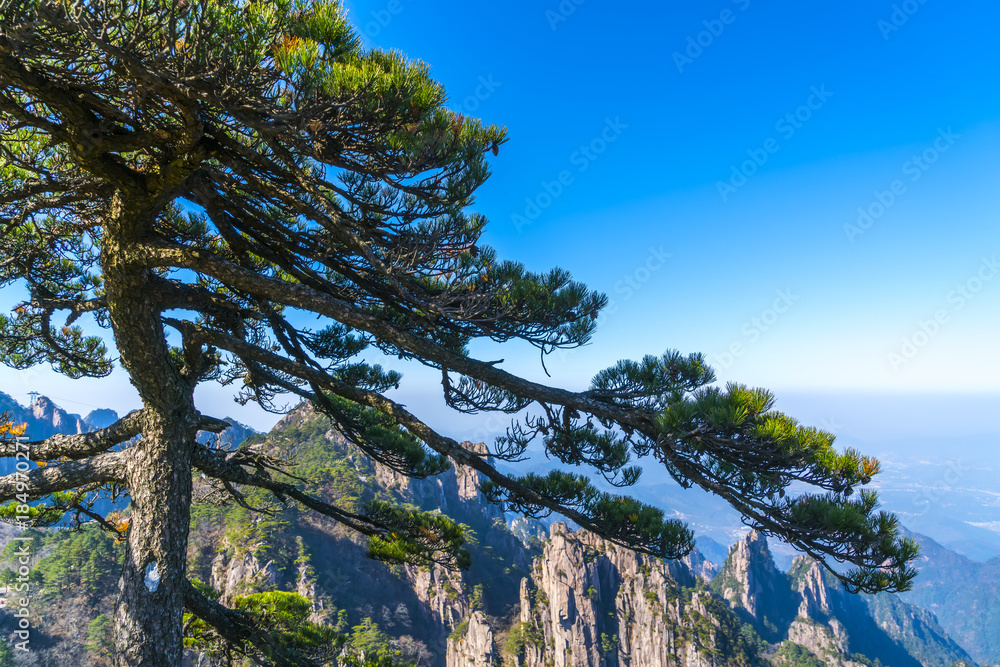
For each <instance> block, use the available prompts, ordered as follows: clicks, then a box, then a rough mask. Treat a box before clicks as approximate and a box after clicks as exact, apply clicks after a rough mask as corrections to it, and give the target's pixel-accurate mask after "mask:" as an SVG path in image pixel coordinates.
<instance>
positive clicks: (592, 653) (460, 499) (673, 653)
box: [0, 394, 1000, 667]
mask: <svg viewBox="0 0 1000 667" xmlns="http://www.w3.org/2000/svg"><path fill="white" fill-rule="evenodd" d="M2 409H7V410H8V411H10V412H13V413H14V414H15V418H17V419H19V420H21V421H26V422H28V423H29V436H30V437H32V438H37V437H45V435H44V434H46V433H49V434H51V433H52V432H56V430H59V432H80V431H82V430H89V429H92V428H99V427H102V426H106V425H107V424H108V423H110V421H109V420H113V419H115V418H117V415H115V414H114V413H113V412H111V411H95V412H94V413H91V414H89V415H87V416H86V417H79V416H78V415H71V414H68V413H65V412H63V411H62V410H60V409H59V408H58V407H57V406H55V405H54V404H52V402H51V401H48V399H42V398H40V399H38V400H36V402H35V404H34V405H32V406H31V407H30V408H25V407H23V406H19V405H17V404H16V402H14V401H12V399H10V398H9V397H7V396H5V395H2V394H0V410H2ZM32 429H35V430H34V431H33V430H32ZM247 433H249V430H248V429H246V427H242V425H239V424H237V423H235V422H234V426H233V429H231V431H230V432H229V435H228V436H226V437H228V440H224V441H223V442H222V443H220V444H222V445H223V446H231V445H233V444H236V443H238V442H239V441H240V440H242V437H243V436H244V435H246V434H247ZM36 434H42V435H41V436H39V435H36ZM255 441H256V443H257V446H261V447H267V448H270V449H272V450H273V452H274V453H275V454H276V455H288V456H293V457H294V459H295V461H296V463H297V467H296V474H297V475H300V476H302V477H304V478H306V479H308V480H310V481H309V482H308V490H309V491H311V492H314V493H317V494H319V495H321V496H323V497H324V498H325V499H327V500H330V501H331V502H337V503H340V504H342V505H344V506H346V507H353V506H356V505H357V504H358V503H361V502H364V501H365V500H367V499H372V498H380V499H385V500H391V501H393V502H404V503H409V504H412V505H416V506H418V507H421V508H423V509H425V510H440V511H441V512H444V513H446V514H448V515H450V516H452V517H453V518H455V519H456V520H458V521H461V522H463V523H465V524H467V525H468V526H469V527H470V529H471V531H472V534H473V535H474V539H473V541H472V551H473V566H472V568H471V569H469V570H467V571H464V572H448V571H445V570H441V569H439V568H434V569H428V568H411V567H402V568H399V567H397V568H388V567H386V566H384V565H382V564H380V563H377V562H375V561H371V560H368V559H366V558H365V547H364V545H363V543H362V542H361V541H360V540H359V539H358V538H357V536H355V535H353V534H351V533H350V532H348V531H346V530H344V529H343V528H342V527H340V526H338V525H336V524H334V523H332V522H330V521H327V520H325V519H321V518H318V517H316V516H314V515H312V514H310V513H308V512H302V511H300V510H298V509H296V508H294V507H289V508H286V509H282V510H281V511H279V512H278V514H276V515H275V516H272V517H268V518H267V519H266V520H260V519H261V518H260V517H258V518H257V519H253V518H251V517H248V516H247V515H246V512H245V510H242V509H240V508H225V507H222V508H220V507H216V506H214V505H211V504H205V505H202V504H197V505H196V506H195V508H194V510H193V512H192V515H193V518H192V529H191V543H190V548H189V556H188V562H189V570H190V572H191V575H192V576H196V577H198V578H199V579H201V580H202V581H204V582H206V583H207V584H209V585H211V586H212V587H214V588H215V589H216V590H217V591H218V592H219V594H220V599H222V600H223V601H231V600H233V599H234V598H235V596H238V595H242V594H246V593H249V592H255V591H263V590H286V591H293V592H297V593H299V594H300V595H303V596H305V597H307V598H309V600H310V601H311V602H312V605H313V609H314V614H313V618H314V620H315V621H316V622H330V623H333V622H335V621H336V619H337V618H338V611H343V612H344V613H345V614H346V618H347V620H348V621H349V624H350V625H354V624H363V623H366V622H369V621H370V622H371V623H374V624H376V625H377V626H378V627H379V628H380V629H381V630H380V631H381V632H384V633H385V636H386V637H387V638H388V641H390V642H392V645H393V646H395V647H396V648H397V649H399V651H400V655H402V656H403V657H407V658H408V659H411V663H410V664H420V665H424V666H429V665H435V666H438V667H499V666H500V665H501V664H503V665H517V666H518V667H544V666H551V667H569V665H573V666H574V667H624V666H625V665H629V666H630V667H660V666H661V665H673V664H680V665H685V667H709V666H712V667H717V666H719V665H741V666H750V665H762V666H767V665H772V666H775V667H796V666H798V667H817V666H820V667H821V666H824V665H826V666H829V667H860V666H865V667H872V666H874V665H881V666H882V667H921V666H922V667H950V666H953V665H961V664H965V665H970V666H971V665H973V664H975V663H977V662H978V663H979V664H981V665H986V664H993V663H1000V639H998V636H997V635H998V628H1000V559H993V560H991V561H988V562H985V563H981V562H977V561H973V560H971V559H969V558H966V557H964V556H962V555H960V554H957V553H955V552H953V551H950V550H948V549H946V548H945V547H943V546H941V545H939V544H937V543H936V542H934V541H933V540H930V539H929V538H926V537H923V536H921V535H915V537H916V539H918V541H920V542H921V544H922V547H923V551H922V554H921V560H920V562H919V563H918V569H919V570H920V572H921V575H920V577H918V579H917V582H916V586H915V587H914V590H913V591H912V592H910V593H907V594H905V595H901V596H898V595H885V594H883V595H878V596H856V595H850V594H848V593H846V592H845V591H844V590H843V589H842V587H841V586H840V585H839V584H838V583H837V582H836V580H835V579H832V578H831V577H830V576H829V575H828V574H827V573H825V571H824V570H823V569H822V568H821V567H820V566H819V565H818V564H817V563H815V562H812V561H810V560H809V559H807V558H804V557H798V558H795V559H791V562H790V563H788V564H787V565H786V568H784V569H787V571H783V568H780V567H778V566H777V565H776V564H775V560H776V559H775V557H774V556H773V555H772V547H773V546H776V545H770V546H769V545H768V543H767V541H766V540H764V539H763V538H762V537H761V536H760V535H758V534H756V533H750V534H746V533H745V532H739V531H736V530H734V531H733V532H727V531H729V530H732V528H725V527H724V528H722V529H719V528H714V529H713V527H712V526H704V523H703V522H698V523H696V524H695V526H694V527H695V529H696V531H698V532H699V533H708V534H701V535H700V536H699V538H698V541H697V544H698V549H697V550H696V551H695V552H693V553H692V554H691V555H690V556H688V557H687V558H686V559H684V561H680V562H666V561H660V560H657V559H652V558H648V557H645V556H640V555H637V554H635V553H633V552H631V551H628V550H625V549H622V548H620V547H617V546H614V545H611V544H609V543H606V542H604V541H603V540H600V539H599V538H596V537H594V536H592V535H590V534H587V533H585V532H578V531H573V530H572V529H571V528H569V527H567V526H566V525H565V524H564V523H559V522H556V523H552V524H548V525H545V524H542V523H540V522H538V521H535V520H530V519H525V518H523V517H513V516H504V515H503V514H502V513H500V512H499V511H498V510H497V509H496V508H494V507H492V506H489V505H487V504H485V503H484V502H483V500H482V498H481V496H480V493H479V477H478V475H477V473H475V472H474V471H471V470H468V469H464V468H462V467H456V468H454V469H453V470H451V471H449V472H447V473H445V474H443V475H440V476H437V477H434V478H429V479H426V480H410V479H407V478H404V477H401V476H399V475H396V474H394V473H392V472H390V471H388V470H386V469H384V468H382V467H381V466H380V465H378V464H374V463H372V462H371V461H370V460H369V459H368V458H367V457H365V456H364V455H363V454H362V453H361V452H360V451H358V450H357V449H356V448H354V447H353V446H352V445H350V444H349V443H347V442H346V441H345V440H344V439H343V437H342V436H340V434H339V433H337V432H336V431H335V430H334V429H332V428H331V426H330V424H329V422H328V421H327V420H326V419H325V418H323V417H320V416H318V415H316V414H315V412H313V411H312V409H311V408H309V407H308V406H302V407H299V408H297V409H296V410H295V411H293V412H292V413H291V414H289V415H288V416H287V417H285V418H284V419H283V420H282V421H281V422H279V424H278V425H277V426H276V427H275V429H274V430H273V431H272V432H271V433H270V434H268V435H267V436H266V437H265V436H262V435H257V436H256V437H255ZM197 488H198V483H196V490H197ZM637 491H638V492H639V494H640V495H642V496H643V497H644V498H645V499H647V500H650V499H652V498H656V497H660V498H661V499H662V498H663V497H664V494H662V493H661V491H662V489H659V488H658V487H657V486H656V485H646V486H640V487H638V488H637ZM197 497H198V495H197V494H196V498H197ZM701 500H702V499H701V498H699V497H694V496H686V497H682V500H681V501H679V502H678V505H677V506H674V505H670V504H666V505H665V506H666V507H674V508H675V509H678V508H679V511H678V514H680V515H682V516H683V515H690V514H691V513H694V512H696V511H698V507H697V504H698V503H699V502H700V501H701ZM711 511H714V510H711V509H710V510H709V512H711ZM703 515H704V513H703ZM703 527H707V528H708V529H709V530H707V531H706V530H702V528H703ZM727 536H729V537H727ZM734 536H735V538H738V539H733V537H734ZM2 539H3V538H2V536H0V540H2ZM723 540H724V542H723ZM70 542H71V541H70V540H64V541H58V540H57V541H53V543H52V545H51V547H47V548H46V553H48V554H50V555H49V556H46V557H47V558H59V557H60V553H61V552H60V549H63V548H69V546H63V545H69V544H70ZM734 542H735V544H733V543H734ZM723 544H733V546H731V547H725V546H723ZM112 565H113V564H112ZM3 567H5V566H4V565H3V564H2V563H0V569H2V568H3ZM74 590H75V589H65V590H63V589H59V590H58V591H57V593H53V592H52V591H51V590H50V591H49V592H48V593H45V592H43V593H42V594H41V595H40V597H39V605H41V606H40V608H39V612H38V613H39V617H40V618H42V619H46V618H47V619H60V620H59V623H55V622H54V621H53V622H52V623H49V624H48V625H46V622H45V621H43V622H42V623H41V624H40V625H39V627H38V628H37V631H38V632H39V633H40V635H41V636H42V637H43V640H42V641H40V642H39V646H47V647H49V648H47V649H45V650H44V651H39V655H38V660H39V662H38V663H37V664H38V665H39V667H45V666H47V665H63V664H79V665H95V666H96V665H100V664H103V663H101V662H100V660H99V659H98V657H97V656H95V655H91V653H90V652H88V651H87V650H86V649H84V648H83V646H82V643H83V642H82V640H81V639H80V638H79V637H80V634H79V632H78V629H79V628H81V627H87V625H88V623H90V622H91V621H92V619H94V618H95V617H96V616H97V615H98V614H100V613H104V614H108V613H110V605H111V604H112V602H113V601H112V596H110V595H106V596H103V597H102V596H101V595H95V594H89V595H90V597H87V595H88V594H85V593H84V592H80V591H77V592H74ZM365 619H368V621H366V620H365ZM9 623H10V619H7V618H5V617H4V616H3V614H2V613H0V632H2V631H3V630H4V629H5V628H7V627H8V626H9ZM33 645H34V644H33ZM189 658H190V660H191V664H194V663H195V661H197V660H200V662H198V664H199V665H202V666H203V667H207V666H208V665H212V664H214V663H212V661H211V660H210V659H209V658H207V657H206V656H197V655H194V654H192V655H190V656H189ZM67 661H68V662H67Z"/></svg>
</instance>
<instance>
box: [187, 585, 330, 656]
mask: <svg viewBox="0 0 1000 667" xmlns="http://www.w3.org/2000/svg"><path fill="white" fill-rule="evenodd" d="M233 609H237V610H239V611H242V612H244V613H246V614H247V615H248V616H249V617H250V618H251V619H252V620H253V621H254V622H256V623H257V624H258V625H259V626H260V627H261V628H263V629H265V631H266V632H267V633H268V634H269V635H270V636H271V638H272V639H273V640H274V642H275V644H276V645H277V646H278V647H280V648H281V649H282V650H284V651H287V652H289V653H291V654H293V655H299V656H302V659H303V661H306V660H315V661H317V662H323V661H325V660H330V659H332V658H333V656H334V655H336V654H337V653H338V652H339V651H340V649H341V648H342V647H343V646H344V644H346V643H347V637H346V636H345V635H342V634H340V633H339V632H337V630H335V629H333V628H330V627H327V626H322V625H317V624H315V623H312V622H310V621H309V620H308V619H309V615H310V614H311V613H312V603H311V602H310V601H309V600H308V599H307V598H304V597H302V596H301V595H298V594H297V593H287V592H283V591H271V592H265V593H254V594H251V595H245V596H238V597H236V598H235V599H234V601H233ZM184 627H185V636H184V645H185V646H186V647H188V648H192V649H197V650H199V651H204V652H206V653H208V654H209V655H213V656H221V655H224V654H225V652H226V644H225V642H224V641H223V640H222V638H221V637H220V636H219V635H218V633H217V632H216V631H215V629H214V628H212V627H211V626H210V625H208V624H207V623H205V622H204V621H203V620H201V619H200V618H197V617H195V616H193V615H192V614H185V615H184Z"/></svg>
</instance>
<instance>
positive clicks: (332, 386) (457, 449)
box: [171, 321, 652, 553]
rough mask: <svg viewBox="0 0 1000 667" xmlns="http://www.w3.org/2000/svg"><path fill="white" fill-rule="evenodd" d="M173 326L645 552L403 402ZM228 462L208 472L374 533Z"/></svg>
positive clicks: (194, 328)
mask: <svg viewBox="0 0 1000 667" xmlns="http://www.w3.org/2000/svg"><path fill="white" fill-rule="evenodd" d="M171 324H172V325H174V326H177V327H178V328H180V329H182V330H184V331H185V332H186V333H187V334H192V333H193V334H195V335H196V336H198V337H199V338H201V340H203V341H205V342H209V343H211V344H213V345H215V346H217V347H219V348H222V349H225V350H228V351H230V352H232V353H233V354H237V355H240V356H241V357H244V358H250V359H254V360H255V361H258V362H260V363H262V364H264V365H266V366H270V367H272V368H275V369H278V370H280V371H282V372H285V373H288V374H289V375H293V376H295V377H299V378H301V379H303V380H306V381H308V382H312V383H313V384H314V385H317V386H319V387H322V388H324V389H327V390H329V391H330V392H331V393H334V394H337V395H338V396H341V397H343V398H347V399H349V400H351V401H354V402H356V403H359V404H361V405H367V406H369V407H371V408H375V409H376V410H379V411H380V412H382V413H384V414H386V415H388V416H390V417H391V418H392V419H393V420H395V422H396V423H397V424H400V425H401V426H403V427H405V428H406V429H407V430H408V431H410V432H411V433H413V434H414V435H415V436H417V437H418V438H420V439H421V440H423V441H424V442H425V443H426V444H427V445H428V446H429V447H430V448H431V449H433V450H434V451H436V452H438V453H439V454H443V455H445V456H448V457H449V458H451V459H452V460H453V461H455V462H456V463H458V464H460V465H464V466H467V467H469V468H472V469H474V470H476V471H477V472H479V473H481V474H482V475H483V476H484V477H486V478H487V479H489V480H490V481H491V482H493V483H495V484H497V485H499V486H501V487H503V488H505V489H508V490H509V491H511V493H513V494H515V495H516V496H518V497H519V498H523V499H524V500H525V501H527V502H530V503H531V504H533V505H538V506H540V507H545V508H546V509H549V510H552V511H554V512H556V513H558V514H562V515H563V516H565V517H566V518H568V519H571V520H572V521H575V522H576V523H577V524H579V525H580V526H582V527H584V528H586V529H587V530H590V531H591V532H594V533H596V534H598V535H601V536H602V537H604V538H605V539H608V540H609V541H612V542H615V543H617V544H620V545H622V546H624V547H626V548H632V549H638V550H640V551H641V550H643V549H642V548H641V547H636V545H634V544H630V543H628V542H627V541H625V540H620V539H617V538H616V537H615V536H614V535H613V534H612V533H611V532H610V530H609V528H610V527H607V526H600V525H598V524H596V523H595V522H594V521H593V520H592V519H591V517H589V516H587V515H586V514H583V513H581V512H578V511H576V510H574V509H572V508H570V507H566V506H564V505H562V504H560V503H558V502H556V501H554V500H552V499H551V498H547V497H545V496H543V495H541V494H539V493H537V492H535V491H534V490H533V489H530V488H528V487H527V486H525V485H523V484H520V483H519V482H517V481H516V480H514V479H511V478H510V477H508V476H506V475H504V474H503V473H501V472H499V471H498V470H496V468H494V467H493V466H492V465H490V464H489V463H488V462H487V461H485V460H484V459H483V458H482V457H481V456H480V455H479V454H477V453H475V452H472V451H470V450H468V449H466V448H465V447H463V446H462V445H461V444H460V443H458V442H457V441H456V440H453V439H451V438H448V437H446V436H443V435H441V434H439V433H438V432H437V431H435V430H434V429H432V428H431V427H430V426H428V425H427V424H425V423H424V422H422V421H421V420H420V419H418V418H417V417H416V416H415V415H413V414H412V413H411V412H409V411H408V410H407V409H406V408H404V407H403V406H402V405H400V404H398V403H396V402H395V401H392V400H390V399H388V398H386V397H384V396H382V395H381V394H379V393H377V392H374V391H369V390H366V389H360V388H358V387H354V386H352V385H349V384H346V383H344V382H340V381H338V380H336V379H335V378H332V377H330V376H329V375H327V374H326V373H324V372H322V371H320V370H317V369H315V368H310V367H307V366H304V365H302V364H298V363H296V362H294V361H291V360H289V359H287V358H285V357H282V356H279V355H277V354H274V353H271V352H268V351H266V350H262V349H260V348H258V347H256V346H254V345H251V344H249V343H246V342H243V341H239V340H237V339H235V338H233V337H231V336H228V335H226V334H223V333H221V332H218V331H212V330H209V329H206V328H205V327H201V326H199V325H196V324H193V323H190V322H177V321H171ZM206 454H208V455H209V456H212V455H211V454H210V452H208V450H207V449H205V448H202V449H199V450H197V451H196V453H195V465H197V466H198V467H202V462H203V461H204V462H205V463H207V464H209V465H212V464H213V463H214V462H213V460H212V459H215V460H216V461H218V460H219V459H218V457H214V456H212V459H206V458H204V457H205V455H206ZM226 463H227V464H228V466H229V467H227V468H226V469H222V468H221V467H219V466H218V464H215V465H216V468H215V469H214V470H209V469H207V468H203V470H205V472H206V473H208V474H210V475H213V476H215V477H219V478H220V479H228V480H229V481H233V482H237V483H239V484H249V485H251V486H259V487H261V488H266V489H269V490H272V491H277V492H279V493H282V494H285V495H288V496H289V497H292V498H295V499H296V500H298V501H299V502H301V503H303V504H304V505H306V506H307V507H310V508H312V509H315V510H316V511H318V512H320V513H322V514H326V515H327V516H331V517H333V518H335V519H337V520H338V521H341V522H342V523H345V524H347V525H349V526H350V527H352V528H355V529H356V530H359V531H361V532H364V533H366V534H371V532H369V531H370V527H368V526H366V525H362V526H358V525H356V522H357V519H362V520H364V518H363V517H357V516H356V515H351V516H349V517H348V521H344V520H343V519H342V518H341V516H342V515H345V514H347V513H345V512H343V510H339V509H337V508H333V507H332V506H329V505H326V503H322V502H321V501H317V500H316V499H314V498H312V497H310V496H308V495H306V494H303V493H302V492H300V491H298V490H297V489H296V488H295V487H293V486H291V485H289V484H279V483H277V482H274V481H273V480H271V479H269V478H264V477H261V476H259V475H250V474H249V473H247V472H246V471H244V470H243V469H242V468H241V467H240V466H238V465H235V464H232V463H228V462H226ZM237 477H239V478H237ZM330 509H333V510H336V514H335V513H332V512H330ZM365 528H368V530H365ZM649 553H652V552H649Z"/></svg>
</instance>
